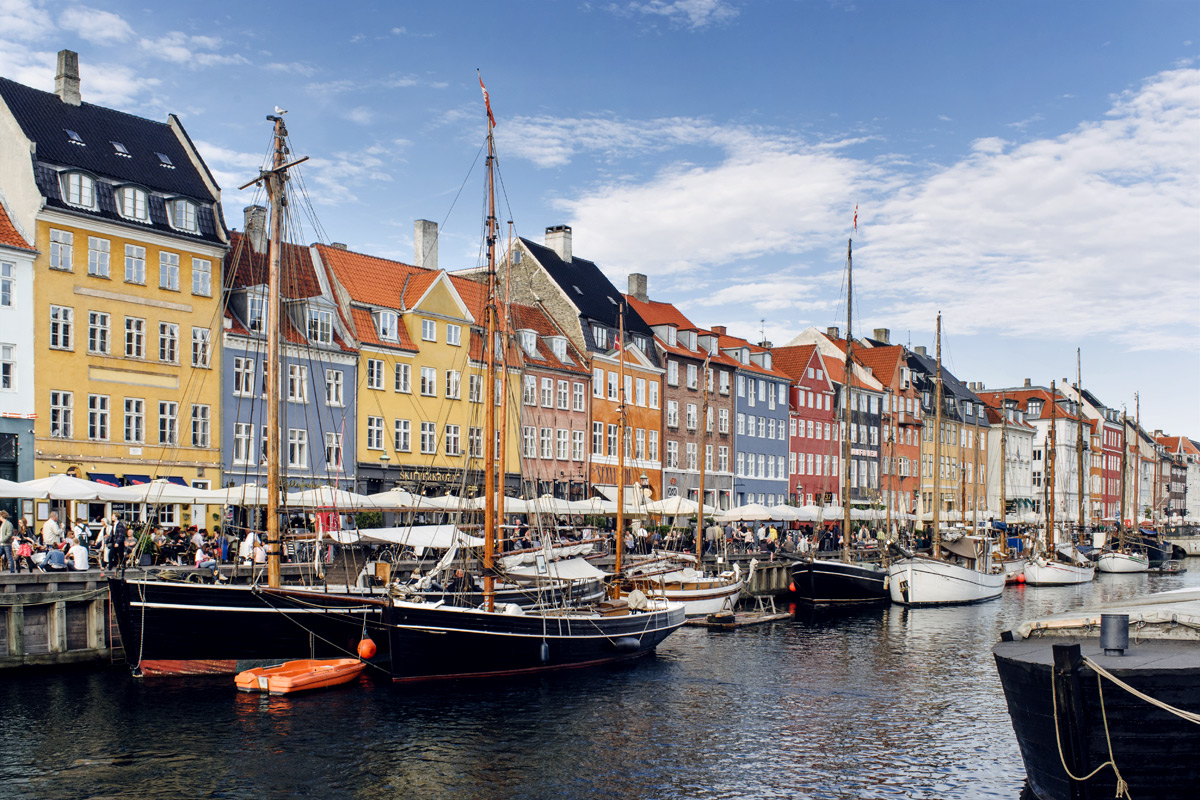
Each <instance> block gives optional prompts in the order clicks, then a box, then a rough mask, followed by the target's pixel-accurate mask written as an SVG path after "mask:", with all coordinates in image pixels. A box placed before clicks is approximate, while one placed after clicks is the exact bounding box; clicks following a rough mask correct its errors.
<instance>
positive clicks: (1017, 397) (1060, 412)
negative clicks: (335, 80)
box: [979, 386, 1075, 419]
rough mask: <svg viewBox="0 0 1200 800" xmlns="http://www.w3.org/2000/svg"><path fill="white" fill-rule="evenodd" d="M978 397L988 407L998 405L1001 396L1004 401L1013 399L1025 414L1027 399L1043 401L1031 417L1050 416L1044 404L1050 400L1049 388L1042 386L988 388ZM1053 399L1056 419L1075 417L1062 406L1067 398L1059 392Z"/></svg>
mask: <svg viewBox="0 0 1200 800" xmlns="http://www.w3.org/2000/svg"><path fill="white" fill-rule="evenodd" d="M979 398H980V399H982V400H983V401H984V402H985V403H987V405H988V406H989V407H991V406H999V405H1000V402H1001V399H1002V398H1003V400H1006V401H1007V400H1012V401H1015V403H1016V406H1017V408H1019V409H1021V410H1022V411H1024V412H1026V414H1028V412H1029V401H1030V400H1041V401H1042V403H1043V406H1042V411H1041V413H1040V414H1039V415H1038V416H1037V417H1034V418H1033V419H1049V418H1050V407H1049V405H1046V404H1048V403H1049V402H1050V400H1051V394H1050V390H1049V389H1047V388H1045V387H1044V386H1032V387H1030V388H1028V389H1024V388H1022V389H1005V390H1004V391H1003V392H1001V391H999V390H988V391H985V392H981V393H980V394H979ZM1055 400H1056V401H1057V404H1058V407H1057V409H1056V410H1055V412H1054V413H1055V416H1056V417H1057V418H1058V419H1075V415H1074V414H1071V413H1069V412H1068V411H1067V410H1066V409H1065V408H1063V407H1062V404H1063V403H1065V402H1067V398H1065V397H1064V396H1063V395H1061V394H1057V393H1056V396H1055Z"/></svg>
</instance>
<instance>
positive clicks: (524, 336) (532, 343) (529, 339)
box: [517, 331, 538, 358]
mask: <svg viewBox="0 0 1200 800" xmlns="http://www.w3.org/2000/svg"><path fill="white" fill-rule="evenodd" d="M517 335H518V337H519V341H520V342H521V349H522V350H524V351H525V354H526V355H529V356H533V357H534V358H536V357H537V354H538V352H537V333H536V332H535V331H518V332H517Z"/></svg>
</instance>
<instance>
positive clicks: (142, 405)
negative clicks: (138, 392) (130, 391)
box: [125, 397, 146, 442]
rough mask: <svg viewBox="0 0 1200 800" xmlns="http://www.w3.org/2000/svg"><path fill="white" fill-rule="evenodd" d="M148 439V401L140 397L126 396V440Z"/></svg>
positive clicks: (140, 440)
mask: <svg viewBox="0 0 1200 800" xmlns="http://www.w3.org/2000/svg"><path fill="white" fill-rule="evenodd" d="M145 440H146V401H145V400H143V399H141V398H140V397H126V398H125V441H127V442H144V441H145Z"/></svg>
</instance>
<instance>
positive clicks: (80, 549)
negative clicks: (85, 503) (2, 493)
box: [0, 510, 91, 573]
mask: <svg viewBox="0 0 1200 800" xmlns="http://www.w3.org/2000/svg"><path fill="white" fill-rule="evenodd" d="M90 533H91V531H90V529H89V528H88V526H87V524H86V522H84V521H82V520H80V521H78V522H77V523H76V524H75V525H74V526H70V527H66V528H64V527H63V526H62V525H61V524H60V523H59V521H58V512H57V511H52V512H51V513H50V516H49V518H48V519H47V520H46V523H45V524H44V525H43V526H42V532H41V536H40V537H39V536H37V535H36V534H35V533H34V532H33V531H32V530H30V528H29V524H28V523H27V522H26V521H25V518H24V517H18V518H17V524H16V525H15V526H14V525H13V522H12V520H11V519H10V518H9V514H8V512H7V511H4V510H0V553H2V554H3V557H4V559H5V561H6V562H7V564H8V571H9V572H11V573H16V572H20V571H21V569H22V567H25V568H27V569H28V570H29V571H30V572H34V571H41V572H64V571H69V570H70V571H75V572H83V571H85V570H88V569H90V568H91V556H90V554H89V553H88V538H89V535H90Z"/></svg>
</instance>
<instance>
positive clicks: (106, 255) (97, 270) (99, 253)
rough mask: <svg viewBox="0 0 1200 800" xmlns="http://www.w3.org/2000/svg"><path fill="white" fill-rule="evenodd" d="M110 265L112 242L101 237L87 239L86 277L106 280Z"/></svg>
mask: <svg viewBox="0 0 1200 800" xmlns="http://www.w3.org/2000/svg"><path fill="white" fill-rule="evenodd" d="M111 263H112V242H111V241H109V240H108V239H105V238H104V237H102V236H89V237H88V275H91V276H92V277H93V278H107V277H108V276H109V269H110V266H111Z"/></svg>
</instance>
